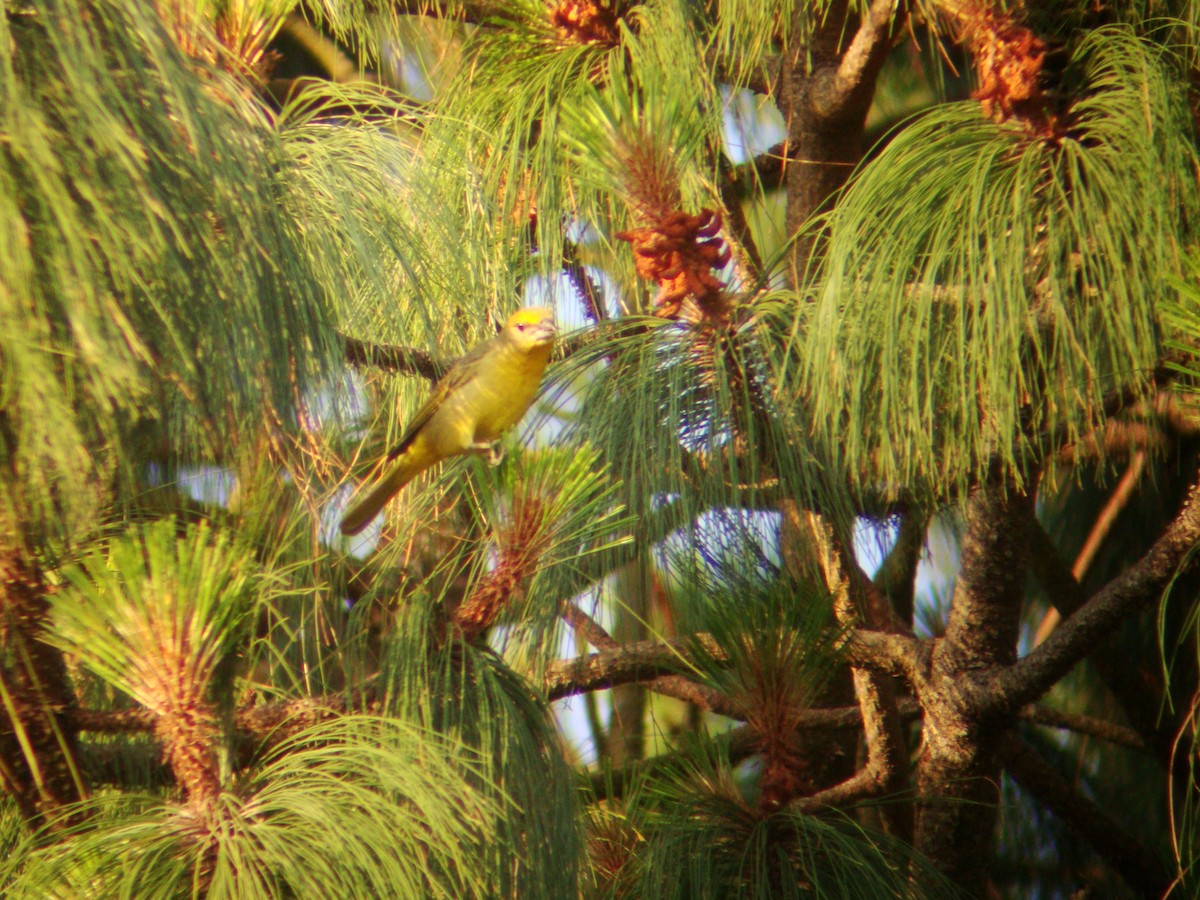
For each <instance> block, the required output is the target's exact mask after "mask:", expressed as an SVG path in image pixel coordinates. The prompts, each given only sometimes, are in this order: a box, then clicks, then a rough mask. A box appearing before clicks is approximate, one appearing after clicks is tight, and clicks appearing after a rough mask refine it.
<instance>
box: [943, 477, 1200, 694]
mask: <svg viewBox="0 0 1200 900" xmlns="http://www.w3.org/2000/svg"><path fill="white" fill-rule="evenodd" d="M1197 541H1200V486H1196V485H1193V487H1192V489H1191V490H1190V491H1189V492H1188V497H1187V500H1186V501H1185V502H1184V504H1183V508H1182V509H1181V510H1180V511H1179V514H1178V515H1177V516H1176V517H1175V519H1174V521H1172V522H1171V524H1170V525H1168V526H1167V528H1166V530H1165V531H1164V532H1163V534H1162V535H1161V536H1160V537H1159V538H1158V540H1157V541H1155V542H1154V544H1153V545H1152V546H1151V547H1150V549H1149V550H1148V551H1147V552H1146V554H1145V555H1144V556H1143V557H1142V558H1141V559H1140V560H1138V561H1137V562H1136V563H1134V564H1133V565H1132V566H1130V567H1129V568H1128V569H1126V570H1125V571H1124V572H1123V573H1121V574H1120V575H1118V576H1117V577H1116V578H1114V579H1113V580H1112V581H1110V582H1109V583H1108V584H1107V585H1106V586H1105V587H1103V588H1102V589H1101V590H1099V591H1097V592H1096V593H1095V594H1094V595H1093V596H1092V597H1091V598H1090V599H1089V600H1088V601H1087V603H1085V604H1084V605H1083V606H1082V607H1081V608H1080V609H1079V610H1078V611H1077V612H1075V613H1074V614H1073V615H1072V616H1071V617H1070V618H1068V619H1067V620H1066V621H1065V622H1063V624H1062V625H1060V626H1059V627H1058V628H1057V629H1056V630H1055V631H1054V633H1053V634H1051V635H1050V636H1049V637H1048V638H1047V639H1046V641H1045V643H1043V644H1042V645H1041V646H1039V647H1036V648H1034V649H1033V650H1032V651H1030V653H1029V654H1028V655H1027V656H1025V657H1024V658H1023V659H1021V660H1020V661H1019V662H1017V663H1015V664H1014V665H1011V666H1008V667H1005V668H1002V669H999V670H995V671H993V672H991V673H980V674H975V675H973V676H972V682H973V683H972V685H971V686H970V690H971V692H972V694H973V695H974V697H973V705H975V706H976V708H977V709H980V710H987V711H990V712H994V713H1002V712H1004V711H1012V710H1015V709H1018V708H1020V707H1021V706H1024V705H1025V704H1027V703H1031V702H1033V701H1034V700H1036V699H1037V698H1038V697H1040V696H1042V694H1044V693H1045V692H1046V691H1048V690H1050V688H1051V687H1053V686H1054V685H1055V684H1056V683H1058V681H1059V680H1060V679H1061V678H1062V677H1063V676H1064V675H1066V674H1067V673H1068V672H1069V671H1071V669H1072V668H1074V666H1075V665H1076V663H1078V662H1079V661H1080V660H1081V659H1083V658H1084V657H1085V656H1087V655H1088V654H1089V653H1090V652H1091V651H1092V650H1093V649H1094V648H1095V646H1096V645H1097V642H1098V641H1100V639H1101V638H1103V637H1104V636H1105V635H1106V634H1108V633H1109V632H1110V631H1111V630H1112V629H1113V628H1115V627H1116V626H1117V625H1118V624H1119V623H1120V622H1121V621H1122V620H1124V619H1125V618H1126V617H1127V616H1128V615H1130V614H1131V613H1133V612H1135V611H1136V610H1138V609H1140V608H1141V607H1143V606H1146V605H1147V604H1149V603H1152V602H1153V601H1154V600H1156V599H1157V598H1158V597H1160V596H1162V592H1163V591H1164V590H1165V589H1166V587H1167V585H1168V584H1169V583H1170V582H1171V580H1172V579H1173V578H1174V577H1175V576H1176V575H1177V574H1179V572H1180V570H1181V569H1182V568H1184V567H1185V566H1186V567H1190V565H1191V564H1192V563H1193V562H1194V558H1193V554H1192V550H1193V548H1194V547H1195V545H1196V543H1197ZM964 687H966V686H965V685H964Z"/></svg>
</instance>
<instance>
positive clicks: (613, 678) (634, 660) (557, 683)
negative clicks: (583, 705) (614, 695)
mask: <svg viewBox="0 0 1200 900" xmlns="http://www.w3.org/2000/svg"><path fill="white" fill-rule="evenodd" d="M691 640H692V639H683V640H681V639H677V640H674V641H630V642H629V643H627V644H622V645H620V646H618V647H614V648H612V649H609V650H601V651H600V652H599V653H592V654H589V655H587V656H578V657H576V658H575V659H567V660H562V661H559V662H554V663H551V664H550V666H549V668H548V669H547V671H546V680H545V688H546V691H547V693H548V694H549V697H550V699H551V700H557V699H559V698H560V697H569V696H571V695H572V694H582V693H583V692H584V691H594V690H598V689H600V688H606V687H612V686H613V685H617V684H628V683H629V682H631V681H647V680H650V679H653V678H657V677H658V676H660V675H672V674H676V673H677V672H678V671H679V669H680V668H686V666H687V659H686V656H685V653H686V651H687V648H688V645H689V644H690V642H691ZM714 649H715V648H714ZM716 652H719V651H716Z"/></svg>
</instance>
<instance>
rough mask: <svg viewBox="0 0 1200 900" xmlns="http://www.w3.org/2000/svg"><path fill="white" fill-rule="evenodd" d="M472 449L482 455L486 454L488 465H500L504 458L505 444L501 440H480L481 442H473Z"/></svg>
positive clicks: (493, 466)
mask: <svg viewBox="0 0 1200 900" xmlns="http://www.w3.org/2000/svg"><path fill="white" fill-rule="evenodd" d="M471 450H472V451H474V452H475V453H478V454H479V455H480V456H486V457H487V461H488V465H489V466H491V467H492V468H495V467H496V466H498V465H500V463H501V462H502V461H503V460H504V445H503V444H502V443H500V442H499V441H493V442H491V443H486V442H484V441H480V442H479V443H476V444H472V445H471Z"/></svg>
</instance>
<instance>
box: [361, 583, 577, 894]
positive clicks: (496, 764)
mask: <svg viewBox="0 0 1200 900" xmlns="http://www.w3.org/2000/svg"><path fill="white" fill-rule="evenodd" d="M444 627H445V624H444V620H442V617H441V613H440V611H439V610H438V609H437V608H436V607H430V606H423V608H422V607H421V606H415V607H413V608H410V609H407V610H405V611H404V613H403V614H402V615H401V616H400V617H398V619H397V622H396V630H395V631H394V632H393V634H392V635H391V636H390V640H389V643H388V646H387V647H386V649H385V657H384V663H383V667H382V672H381V676H380V679H381V685H382V686H383V690H384V692H385V695H386V700H385V705H386V707H387V708H388V709H389V710H392V711H394V713H395V714H397V715H400V716H402V717H404V718H406V719H411V720H414V721H417V722H418V723H421V724H422V725H423V726H425V727H427V728H429V729H431V730H434V731H436V732H438V733H439V734H445V735H447V736H449V737H450V738H451V739H453V740H455V741H457V742H460V743H462V744H463V745H465V746H467V747H469V748H472V750H473V751H475V752H476V753H477V754H478V755H479V758H480V760H481V762H482V765H481V767H480V769H479V779H478V781H477V782H475V786H476V788H477V789H478V790H479V791H480V792H481V793H483V795H484V796H486V797H490V798H492V800H493V802H494V804H495V808H496V814H495V815H494V816H493V817H492V818H491V819H490V820H489V822H488V824H487V825H486V827H485V828H484V829H483V832H484V833H485V834H486V835H487V836H488V838H487V842H486V846H485V847H484V848H483V850H482V852H481V853H479V854H477V855H476V857H475V858H474V859H473V861H472V865H473V866H474V867H475V869H476V870H477V871H479V872H480V873H485V874H484V877H486V879H487V880H488V881H489V883H490V884H491V886H492V887H491V890H490V893H491V895H493V896H494V895H496V894H499V895H502V896H521V897H561V896H566V895H568V894H571V893H573V892H574V891H575V890H576V889H577V888H576V885H577V883H578V878H579V860H580V855H581V852H582V834H581V825H580V816H579V813H578V808H577V797H576V794H575V787H574V781H573V778H572V773H571V771H570V769H569V768H568V766H567V763H566V759H565V757H564V755H563V753H562V750H561V747H560V746H559V740H558V735H557V733H556V732H555V729H554V725H553V723H552V722H551V721H550V719H549V716H548V714H547V710H546V707H545V705H544V704H543V703H542V702H540V701H539V700H538V698H537V697H536V696H535V695H534V694H533V693H532V692H531V690H530V688H529V685H528V683H527V682H526V681H525V680H524V679H523V678H521V677H520V676H519V675H517V674H516V673H515V672H513V670H512V669H510V668H509V667H508V666H506V665H505V664H504V663H503V662H502V661H501V660H500V658H499V657H498V656H497V655H496V654H495V653H494V652H493V651H492V650H490V649H488V648H484V647H477V646H475V645H473V644H468V643H465V642H460V641H445V640H442V639H440V638H439V636H438V632H439V631H442V630H443V629H444Z"/></svg>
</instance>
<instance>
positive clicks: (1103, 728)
mask: <svg viewBox="0 0 1200 900" xmlns="http://www.w3.org/2000/svg"><path fill="white" fill-rule="evenodd" d="M1020 715H1021V718H1022V719H1024V720H1025V721H1026V722H1033V723H1034V724H1035V725H1044V726H1046V727H1047V728H1061V729H1063V730H1065V731H1073V732H1075V733H1076V734H1086V735H1089V736H1090V737H1096V738H1100V740H1102V741H1108V742H1109V743H1110V744H1118V745H1120V746H1122V747H1128V748H1129V749H1130V750H1139V751H1141V752H1143V753H1147V752H1149V750H1150V748H1149V747H1148V746H1147V745H1146V742H1145V741H1144V740H1143V739H1142V736H1141V735H1140V734H1138V733H1137V732H1136V731H1135V730H1134V729H1132V728H1125V727H1124V726H1121V725H1117V724H1115V723H1113V722H1109V721H1107V720H1105V719H1097V718H1095V717H1094V716H1081V715H1079V714H1078V713H1069V712H1065V711H1063V710H1061V709H1054V708H1053V707H1050V706H1045V705H1043V704H1040V703H1039V704H1036V705H1034V706H1026V707H1025V708H1024V709H1022V710H1021V713H1020Z"/></svg>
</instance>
